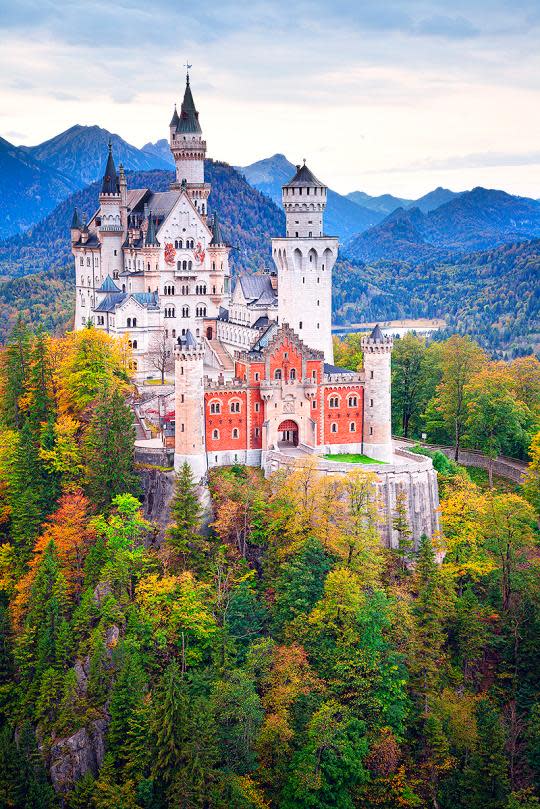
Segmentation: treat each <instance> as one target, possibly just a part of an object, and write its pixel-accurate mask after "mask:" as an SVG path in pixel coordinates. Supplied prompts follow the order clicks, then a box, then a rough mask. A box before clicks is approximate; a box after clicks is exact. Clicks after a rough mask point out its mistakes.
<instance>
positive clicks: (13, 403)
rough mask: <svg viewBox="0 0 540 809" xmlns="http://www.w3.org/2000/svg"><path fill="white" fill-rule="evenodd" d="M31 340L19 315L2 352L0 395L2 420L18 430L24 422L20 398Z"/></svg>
mask: <svg viewBox="0 0 540 809" xmlns="http://www.w3.org/2000/svg"><path fill="white" fill-rule="evenodd" d="M31 342H32V341H31V334H30V332H29V330H28V327H27V326H26V324H25V322H24V321H23V319H22V318H21V317H19V319H18V320H17V323H16V324H15V327H14V328H13V331H12V332H11V335H10V338H9V342H8V345H7V347H6V349H5V352H4V357H3V369H2V370H3V378H4V385H3V391H2V394H3V395H2V397H1V402H2V405H1V413H2V421H3V423H4V424H5V425H6V426H7V427H12V428H14V429H16V430H20V428H21V427H22V425H23V423H24V413H23V412H22V411H21V400H22V398H23V396H24V394H25V390H26V382H27V375H28V366H29V363H30V351H31Z"/></svg>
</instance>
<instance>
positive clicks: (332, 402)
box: [329, 396, 339, 407]
mask: <svg viewBox="0 0 540 809" xmlns="http://www.w3.org/2000/svg"><path fill="white" fill-rule="evenodd" d="M329 405H330V407H339V397H338V396H330V400H329Z"/></svg>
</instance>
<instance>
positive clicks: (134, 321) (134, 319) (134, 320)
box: [133, 317, 137, 328]
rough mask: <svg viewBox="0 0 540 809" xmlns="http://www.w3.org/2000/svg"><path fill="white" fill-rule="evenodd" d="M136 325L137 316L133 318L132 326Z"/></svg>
mask: <svg viewBox="0 0 540 809" xmlns="http://www.w3.org/2000/svg"><path fill="white" fill-rule="evenodd" d="M136 326H137V318H136V317H134V318H133V328H135V327H136Z"/></svg>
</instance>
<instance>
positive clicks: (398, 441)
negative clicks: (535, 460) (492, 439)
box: [393, 438, 527, 483]
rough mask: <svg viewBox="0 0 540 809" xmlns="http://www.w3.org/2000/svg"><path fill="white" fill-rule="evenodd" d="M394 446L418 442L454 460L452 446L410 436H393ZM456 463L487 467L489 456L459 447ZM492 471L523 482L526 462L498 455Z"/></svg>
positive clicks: (515, 481)
mask: <svg viewBox="0 0 540 809" xmlns="http://www.w3.org/2000/svg"><path fill="white" fill-rule="evenodd" d="M393 441H394V446H397V447H400V446H401V447H403V448H404V449H406V448H407V447H410V446H413V445H415V444H419V445H420V446H421V447H425V448H426V449H429V450H432V451H433V452H435V451H436V450H439V452H442V453H443V454H444V455H446V456H447V457H448V458H451V459H452V460H454V447H444V446H439V445H437V444H425V443H424V442H423V441H416V440H414V439H412V438H394V439H393ZM458 463H460V464H462V465H463V466H475V467H478V468H480V469H488V468H489V458H488V456H487V455H484V453H483V452H480V451H479V450H477V449H460V451H459V461H458ZM493 472H494V474H495V475H499V477H501V478H507V479H508V480H513V481H514V483H523V479H524V477H525V475H526V473H527V464H526V463H525V461H518V460H517V458H506V457H505V456H504V455H500V456H499V457H498V458H495V460H494V461H493Z"/></svg>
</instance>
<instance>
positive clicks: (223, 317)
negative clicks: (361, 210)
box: [71, 76, 438, 542]
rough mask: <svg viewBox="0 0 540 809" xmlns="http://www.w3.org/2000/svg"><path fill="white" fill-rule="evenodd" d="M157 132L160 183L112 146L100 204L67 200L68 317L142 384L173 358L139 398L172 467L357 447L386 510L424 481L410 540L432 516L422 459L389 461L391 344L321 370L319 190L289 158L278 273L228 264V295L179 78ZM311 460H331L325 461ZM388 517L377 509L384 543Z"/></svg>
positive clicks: (331, 255)
mask: <svg viewBox="0 0 540 809" xmlns="http://www.w3.org/2000/svg"><path fill="white" fill-rule="evenodd" d="M169 143H170V148H171V152H172V155H173V157H174V162H175V167H176V177H175V180H174V182H173V183H172V184H171V186H170V190H169V191H166V192H161V193H155V192H152V191H151V190H150V189H147V188H142V189H129V190H128V188H127V183H126V177H125V174H124V171H123V168H122V166H120V167H119V169H118V171H117V170H116V166H115V163H114V158H113V154H112V150H111V147H110V146H109V154H108V157H107V164H106V169H105V174H104V177H103V182H102V187H101V193H100V196H99V209H98V211H97V212H96V213H95V214H94V216H93V217H92V218H91V220H90V221H89V222H85V221H81V219H80V217H79V214H78V212H77V211H75V213H74V216H73V221H72V225H71V241H72V251H73V255H74V259H75V272H76V312H75V328H76V329H81V328H84V327H85V326H86V325H87V324H88V323H89V322H91V323H93V324H94V326H95V327H96V328H99V329H104V330H105V331H107V332H109V333H110V334H113V335H127V337H128V339H129V342H130V345H131V348H132V353H133V375H134V378H135V379H136V381H137V382H138V383H140V386H141V389H142V388H143V387H144V386H143V383H144V382H145V381H146V380H148V379H158V378H159V377H160V376H162V375H163V374H164V370H165V368H166V367H167V368H168V370H172V363H173V358H174V389H171V390H168V391H167V390H165V393H162V394H161V395H160V397H159V398H160V402H159V403H156V402H155V401H154V399H153V398H152V397H150V399H149V398H148V397H146V405H145V406H144V408H143V409H144V413H145V417H146V418H148V419H150V420H152V418H153V417H154V418H155V421H156V428H157V429H159V430H161V434H162V436H163V443H164V445H165V446H167V445H171V444H173V445H174V465H175V468H177V469H178V468H179V467H180V466H181V465H182V464H183V463H184V462H185V461H187V462H188V463H189V464H190V466H191V468H192V470H193V472H194V475H195V477H196V478H197V479H198V480H203V479H204V478H205V475H206V472H207V470H208V469H209V468H210V467H212V466H223V465H230V464H233V463H239V464H247V465H255V466H262V467H263V468H264V469H265V470H266V471H267V472H269V471H272V470H273V469H275V468H277V467H279V466H280V465H287V463H290V462H291V459H294V458H301V457H306V456H308V455H315V456H319V457H321V456H324V455H332V456H338V458H337V461H339V456H340V455H342V454H350V453H354V454H364V455H367V456H369V457H370V458H373V459H376V460H377V461H379V462H381V463H380V466H379V465H378V466H374V467H373V468H374V469H376V470H377V471H378V472H380V476H381V478H380V479H381V482H382V485H383V489H384V493H385V496H386V500H387V510H388V514H389V515H391V509H392V505H393V504H394V503H395V494H396V491H397V489H396V486H399V485H404V484H403V481H405V479H406V480H407V481H409V482H411V481H412V480H413V477H414V479H415V481H416V484H419V485H420V487H421V489H422V491H424V490H425V491H427V492H428V495H427V500H426V497H423V495H421V493H420V495H418V496H417V503H416V506H415V504H414V495H413V500H412V501H411V509H412V510H413V511H415V513H417V514H418V513H420V512H421V513H422V516H421V518H420V517H419V518H418V519H417V520H416V523H417V524H418V525H417V526H416V525H415V535H419V533H418V532H419V531H421V532H424V531H425V532H427V533H429V534H432V533H433V532H434V531H435V530H436V529H437V524H438V523H437V517H436V508H437V492H436V488H437V487H436V476H435V473H434V471H433V469H432V467H431V461H429V462H428V464H427V466H426V459H424V461H423V463H424V466H425V467H426V468H425V469H424V466H422V470H421V469H420V466H421V464H420V465H418V464H419V461H418V460H417V459H415V461H414V463H413V462H412V459H411V458H408V459H405V460H403V457H402V458H401V460H400V459H399V458H398V459H397V460H396V452H395V451H394V450H393V447H392V438H391V400H390V361H391V352H392V339H391V338H389V337H385V336H384V335H383V334H382V332H381V330H380V329H379V327H378V326H377V327H375V328H374V329H373V331H372V333H371V334H370V335H369V336H365V337H364V338H363V340H362V348H363V357H364V362H363V368H362V369H361V370H359V371H358V372H353V371H350V370H348V369H345V368H339V367H336V366H335V365H334V361H333V346H332V331H331V317H332V269H333V266H334V264H335V261H336V258H337V254H338V240H337V239H336V238H334V237H331V236H327V235H325V233H324V226H323V217H324V210H325V207H326V199H327V187H326V186H325V185H324V184H323V183H321V182H320V181H319V180H318V179H317V178H316V177H315V176H314V174H313V173H312V172H311V171H310V169H309V168H308V167H307V166H306V165H305V161H304V164H303V165H299V166H297V168H296V173H295V175H294V177H292V178H291V179H290V180H289V182H288V183H286V184H285V185H284V186H283V191H282V200H283V207H284V209H285V216H286V235H285V236H278V237H276V238H274V239H272V257H273V261H274V264H275V267H276V271H275V272H271V273H270V272H266V271H264V272H261V273H257V274H252V275H239V276H237V278H236V281H235V284H234V289H232V291H231V284H230V271H229V252H230V249H231V248H230V246H228V245H227V244H226V243H225V240H224V238H223V235H222V232H221V227H220V223H219V220H218V217H217V215H216V214H214V215H213V216H209V214H208V207H207V206H208V197H209V195H210V190H211V189H210V185H209V184H208V183H206V182H205V177H204V159H205V155H206V141H205V140H204V139H203V135H202V129H201V125H200V122H199V113H198V111H197V109H196V107H195V103H194V100H193V95H192V91H191V87H190V81H189V76H187V78H186V87H185V93H184V99H183V102H182V105H181V108H180V113H178V112H177V110H176V107H175V110H174V113H173V116H172V119H171V122H170V125H169ZM168 363H170V364H171V365H169V364H168ZM154 398H155V399H157V397H154ZM401 455H402V456H403V455H404V453H401ZM411 463H412V467H411V469H408V467H410V466H411ZM321 464H322V467H325V471H327V472H331V471H332V469H331V468H330V467H331V466H332V464H331V461H327V462H321ZM415 464H416V466H415ZM383 465H385V466H384V467H383ZM428 467H429V468H430V469H428ZM334 471H338V470H337V466H336V470H334ZM394 473H395V474H394ZM392 474H394V477H393V478H392V481H390V477H389V476H391V475H392ZM404 475H405V477H403V476H404ZM419 475H420V477H419ZM426 475H427V476H426ZM411 476H412V477H411ZM415 476H416V477H415ZM383 481H384V482H383ZM396 481H397V482H396ZM399 481H402V483H400V482H399ZM407 485H408V484H407ZM411 485H412V483H411ZM392 487H393V488H392ZM426 487H427V488H426ZM418 491H420V490H418ZM426 502H428V506H429V507H428V508H424V505H425V503H426ZM419 504H420V506H419ZM434 514H435V517H433V516H430V515H434ZM390 524H391V516H388V519H387V528H388V531H389V538H388V541H389V542H391V541H392V540H391V533H392V532H391V528H390V527H389V526H390Z"/></svg>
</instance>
